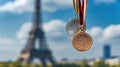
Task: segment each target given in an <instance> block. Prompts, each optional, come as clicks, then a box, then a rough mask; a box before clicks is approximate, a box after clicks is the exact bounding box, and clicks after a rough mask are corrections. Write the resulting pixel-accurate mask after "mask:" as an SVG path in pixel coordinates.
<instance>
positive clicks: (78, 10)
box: [73, 0, 88, 25]
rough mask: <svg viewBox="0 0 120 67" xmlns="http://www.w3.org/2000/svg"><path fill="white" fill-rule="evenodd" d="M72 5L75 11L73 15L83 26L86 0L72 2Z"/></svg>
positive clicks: (86, 5)
mask: <svg viewBox="0 0 120 67" xmlns="http://www.w3.org/2000/svg"><path fill="white" fill-rule="evenodd" d="M73 5H74V10H75V15H76V16H77V17H78V18H79V23H80V25H83V23H84V20H85V17H86V10H87V7H88V0H73Z"/></svg>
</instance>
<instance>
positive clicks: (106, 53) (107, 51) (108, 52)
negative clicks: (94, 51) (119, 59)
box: [103, 45, 111, 59]
mask: <svg viewBox="0 0 120 67" xmlns="http://www.w3.org/2000/svg"><path fill="white" fill-rule="evenodd" d="M103 51H104V52H103V53H104V54H103V55H104V58H105V59H107V58H110V57H111V47H110V45H105V46H104V49H103Z"/></svg>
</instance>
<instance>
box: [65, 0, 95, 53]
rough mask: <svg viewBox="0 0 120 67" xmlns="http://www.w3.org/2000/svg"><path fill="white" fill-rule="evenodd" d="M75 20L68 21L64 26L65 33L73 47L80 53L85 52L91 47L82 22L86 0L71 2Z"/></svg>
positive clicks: (89, 38)
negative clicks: (69, 37) (70, 39)
mask: <svg viewBox="0 0 120 67" xmlns="http://www.w3.org/2000/svg"><path fill="white" fill-rule="evenodd" d="M73 5H74V10H75V16H76V18H74V19H72V20H70V21H69V22H68V23H67V25H66V31H67V33H68V34H69V35H70V36H71V37H73V38H72V44H73V47H74V48H75V49H76V50H78V51H81V52H84V51H87V50H88V49H90V48H91V47H92V44H93V41H92V38H91V36H90V35H89V34H88V33H86V24H85V22H84V20H85V16H86V9H87V5H88V0H73Z"/></svg>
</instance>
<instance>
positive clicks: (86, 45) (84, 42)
mask: <svg viewBox="0 0 120 67" xmlns="http://www.w3.org/2000/svg"><path fill="white" fill-rule="evenodd" d="M72 44H73V46H74V48H75V49H77V50H78V51H82V52H84V51H87V50H88V49H90V48H91V47H92V44H93V41H92V38H91V36H90V35H89V34H87V33H85V32H83V31H78V32H77V33H76V34H75V35H74V37H73V39H72Z"/></svg>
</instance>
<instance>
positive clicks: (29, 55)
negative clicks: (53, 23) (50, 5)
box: [18, 0, 56, 67]
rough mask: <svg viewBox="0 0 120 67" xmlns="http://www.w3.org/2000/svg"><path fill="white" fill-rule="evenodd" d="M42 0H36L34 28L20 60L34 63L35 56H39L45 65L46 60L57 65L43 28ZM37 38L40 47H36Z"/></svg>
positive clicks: (44, 66) (44, 65)
mask: <svg viewBox="0 0 120 67" xmlns="http://www.w3.org/2000/svg"><path fill="white" fill-rule="evenodd" d="M41 18H42V17H41V0H35V15H34V21H33V26H32V29H31V31H30V33H29V38H28V42H27V45H26V46H25V48H24V49H23V50H22V51H21V54H20V56H19V58H18V61H20V62H21V63H28V64H30V63H32V61H33V60H34V59H35V58H38V59H39V60H40V61H41V63H42V66H43V67H46V66H47V63H46V60H48V61H50V62H51V64H52V66H53V67H55V65H56V62H55V60H54V58H53V56H52V52H51V50H50V49H49V48H48V45H47V43H46V38H45V33H44V31H43V29H42V19H41ZM36 39H38V40H39V47H38V48H36V47H35V44H36V42H35V41H36Z"/></svg>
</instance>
